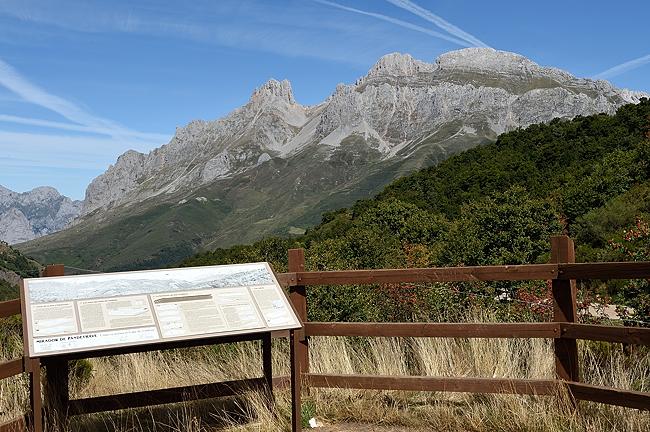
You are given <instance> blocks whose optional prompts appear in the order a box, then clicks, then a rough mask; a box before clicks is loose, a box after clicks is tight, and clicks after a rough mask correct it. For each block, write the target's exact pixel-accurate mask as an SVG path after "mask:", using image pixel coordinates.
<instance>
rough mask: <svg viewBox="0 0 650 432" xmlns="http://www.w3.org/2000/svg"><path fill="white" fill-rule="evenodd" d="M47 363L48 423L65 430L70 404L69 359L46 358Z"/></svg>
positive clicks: (46, 398) (45, 362)
mask: <svg viewBox="0 0 650 432" xmlns="http://www.w3.org/2000/svg"><path fill="white" fill-rule="evenodd" d="M44 365H45V387H44V393H45V412H46V413H47V421H48V424H51V425H52V426H54V427H58V428H59V429H61V430H65V425H66V422H67V418H68V408H69V405H70V385H69V381H68V370H69V365H68V361H67V360H64V359H58V358H50V359H46V360H44Z"/></svg>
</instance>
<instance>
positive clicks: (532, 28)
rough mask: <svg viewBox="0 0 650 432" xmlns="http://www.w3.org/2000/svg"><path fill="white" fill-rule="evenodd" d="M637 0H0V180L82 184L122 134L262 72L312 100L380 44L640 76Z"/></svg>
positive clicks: (167, 132)
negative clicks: (497, 54) (481, 49)
mask: <svg viewBox="0 0 650 432" xmlns="http://www.w3.org/2000/svg"><path fill="white" fill-rule="evenodd" d="M648 16H650V2H648V1H645V0H638V1H619V2H611V1H581V0H576V1H569V2H567V1H566V0H564V1H555V0H546V1H544V2H526V1H521V0H519V1H493V2H486V1H468V0H453V1H452V0H441V1H432V0H336V1H334V0H332V1H324V0H320V1H316V0H273V1H272V0H268V1H262V0H219V1H210V0H193V1H191V2H190V1H166V0H140V1H118V0H111V1H99V0H62V1H58V0H44V1H32V0H0V185H3V186H5V187H8V188H10V189H13V190H16V191H21V192H22V191H26V190H29V189H31V188H33V187H36V186H39V185H51V186H54V187H56V188H58V189H59V190H60V191H61V192H62V193H65V194H66V195H69V196H71V197H73V198H83V195H84V191H85V188H86V186H87V184H88V183H89V182H90V180H91V179H92V178H94V177H95V176H97V175H99V174H100V173H101V172H103V171H104V170H105V169H106V168H107V167H108V165H109V164H111V163H113V162H114V161H115V159H116V158H117V156H118V155H119V154H121V153H123V152H124V151H126V150H128V149H131V148H133V149H136V150H139V151H148V150H151V149H152V148H154V147H157V146H160V145H162V144H164V143H166V142H167V141H168V140H169V138H170V137H171V136H172V135H173V133H174V130H175V128H176V127H178V126H183V125H184V124H186V123H188V122H189V121H190V120H192V119H215V118H218V117H221V116H223V115H225V114H227V113H228V112H229V111H231V110H232V109H234V108H236V107H238V106H240V105H242V104H243V103H245V102H246V101H247V100H248V98H249V96H250V94H251V92H252V91H253V89H255V88H256V87H258V86H259V85H261V84H262V83H264V82H265V81H266V80H267V79H269V78H271V77H273V78H277V79H284V78H287V79H289V80H290V81H291V83H292V85H293V89H294V94H295V96H296V99H297V100H298V101H299V102H300V103H303V104H314V103H317V102H320V101H322V100H323V99H325V98H326V97H327V96H328V95H329V94H331V92H332V91H333V90H334V88H335V86H336V84H337V83H339V82H346V83H350V82H353V81H355V80H356V79H357V78H358V77H360V76H362V75H363V74H365V73H366V71H367V70H368V69H369V68H370V67H371V66H372V64H373V63H374V62H375V61H376V60H377V59H378V58H379V57H380V56H382V55H383V54H386V53H389V52H395V51H399V52H408V53H410V54H412V55H413V56H415V57H416V58H419V59H422V60H425V61H433V60H434V59H435V58H436V57H437V56H438V55H439V54H441V53H443V52H446V51H450V50H455V49H459V48H463V47H465V46H479V45H488V46H491V47H493V48H497V49H502V50H507V51H513V52H517V53H520V54H523V55H525V56H527V57H529V58H531V59H532V60H534V61H536V62H537V63H540V64H542V65H548V66H556V67H560V68H562V69H565V70H567V71H569V72H571V73H573V74H575V75H578V76H585V77H594V76H597V77H602V78H606V79H609V80H610V81H612V82H613V83H614V84H616V85H618V86H621V87H627V88H630V89H635V90H643V91H647V92H650V44H649V43H648V42H649V41H650V26H648V25H647V17H648Z"/></svg>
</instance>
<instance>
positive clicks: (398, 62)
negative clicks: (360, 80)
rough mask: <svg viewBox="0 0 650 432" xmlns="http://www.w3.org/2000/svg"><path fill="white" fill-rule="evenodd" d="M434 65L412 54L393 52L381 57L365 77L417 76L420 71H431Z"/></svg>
mask: <svg viewBox="0 0 650 432" xmlns="http://www.w3.org/2000/svg"><path fill="white" fill-rule="evenodd" d="M431 70H433V65H431V64H429V63H425V62H423V61H420V60H417V59H414V58H413V57H412V56H411V55H410V54H402V53H397V52H395V53H391V54H386V55H385V56H383V57H381V58H380V59H379V60H378V61H377V63H375V64H374V66H373V67H372V68H370V70H369V71H368V73H367V74H366V77H365V79H369V78H377V77H382V76H390V77H400V76H409V77H411V76H415V75H417V74H418V73H420V72H430V71H431Z"/></svg>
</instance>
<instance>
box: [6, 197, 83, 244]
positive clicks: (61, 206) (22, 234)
mask: <svg viewBox="0 0 650 432" xmlns="http://www.w3.org/2000/svg"><path fill="white" fill-rule="evenodd" d="M81 205H82V203H81V201H72V200H71V199H70V198H68V197H66V196H63V195H61V194H60V193H59V192H58V191H57V190H56V189H54V188H53V187H49V186H41V187H37V188H34V189H32V190H31V191H29V192H23V193H18V192H14V191H12V190H9V189H7V188H5V187H2V186H0V240H3V241H6V242H7V243H9V244H12V243H19V242H23V241H27V240H31V239H33V238H36V237H40V236H42V235H45V234H49V233H52V232H55V231H58V230H60V229H62V228H64V227H66V226H68V225H69V224H70V223H71V222H72V221H73V220H74V219H75V218H77V216H79V213H80V211H81Z"/></svg>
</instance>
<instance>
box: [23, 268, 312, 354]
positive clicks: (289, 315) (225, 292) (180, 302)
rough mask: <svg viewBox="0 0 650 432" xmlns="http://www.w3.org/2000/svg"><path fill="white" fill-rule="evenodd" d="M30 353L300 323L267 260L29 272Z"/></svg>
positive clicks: (280, 327)
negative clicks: (97, 271)
mask: <svg viewBox="0 0 650 432" xmlns="http://www.w3.org/2000/svg"><path fill="white" fill-rule="evenodd" d="M23 296H24V301H25V309H26V310H25V312H26V317H25V319H26V320H27V332H28V342H29V355H30V357H43V356H51V355H57V354H65V353H74V352H84V351H92V350H99V349H106V348H114V347H124V346H132V345H144V344H150V343H158V342H165V341H174V340H183V339H197V338H207V337H214V336H221V335H224V336H225V335H236V334H244V333H260V332H269V331H275V330H290V329H296V328H300V327H301V326H302V325H301V323H300V320H299V319H298V318H297V316H296V314H295V313H294V311H293V308H292V307H291V305H290V303H289V301H288V299H287V296H286V294H285V293H284V291H283V290H282V287H281V286H280V284H279V283H278V281H277V279H276V278H275V275H274V274H273V271H272V270H271V267H270V266H269V265H268V263H253V264H235V265H227V266H210V267H189V268H176V269H164V270H146V271H136V272H123V273H102V274H93V275H82V276H61V277H49V278H38V279H25V280H24V283H23Z"/></svg>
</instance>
